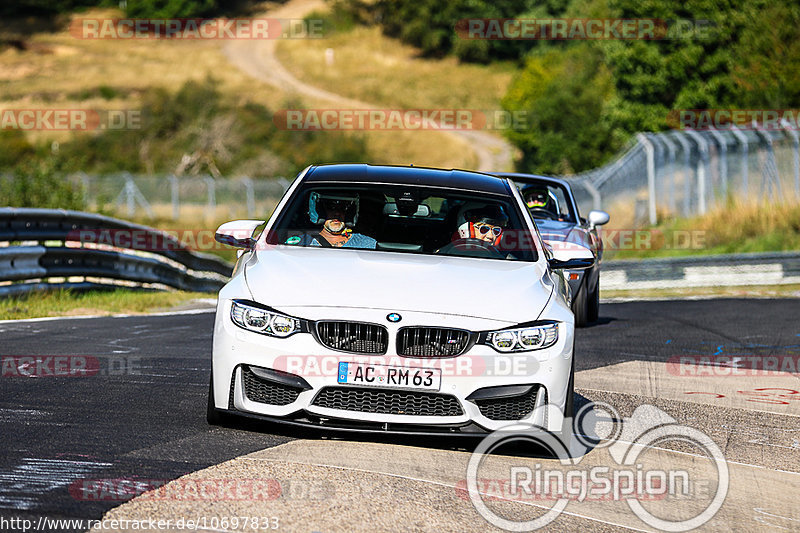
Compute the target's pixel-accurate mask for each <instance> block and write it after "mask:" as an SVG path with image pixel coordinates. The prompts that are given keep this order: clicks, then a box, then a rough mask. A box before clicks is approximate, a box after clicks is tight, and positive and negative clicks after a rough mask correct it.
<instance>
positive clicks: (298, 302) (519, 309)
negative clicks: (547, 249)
mask: <svg viewBox="0 0 800 533" xmlns="http://www.w3.org/2000/svg"><path fill="white" fill-rule="evenodd" d="M245 277H246V280H247V285H248V287H249V289H250V292H251V294H252V297H253V299H254V300H255V301H257V302H260V303H263V304H265V305H269V306H270V307H273V308H275V309H277V310H280V309H281V308H287V307H291V308H298V307H349V308H369V309H390V310H392V311H419V312H427V313H439V314H452V315H462V316H471V317H476V318H486V319H492V320H502V321H506V322H510V323H519V322H525V321H529V320H535V319H537V318H538V317H539V315H540V314H541V312H542V310H543V309H544V307H545V305H546V304H547V302H548V300H549V299H550V296H551V294H552V292H553V283H552V282H551V281H550V278H549V276H548V275H546V272H545V271H544V268H543V265H542V264H541V263H530V262H521V261H503V260H494V259H472V258H463V257H445V256H442V257H439V256H429V255H414V254H405V253H395V252H377V251H361V250H345V249H329V248H316V247H314V248H310V247H309V248H302V247H289V246H267V247H266V248H264V249H261V250H258V251H257V252H256V253H255V254H254V256H253V257H252V258H251V259H250V260H249V261H248V262H247V265H246V267H245Z"/></svg>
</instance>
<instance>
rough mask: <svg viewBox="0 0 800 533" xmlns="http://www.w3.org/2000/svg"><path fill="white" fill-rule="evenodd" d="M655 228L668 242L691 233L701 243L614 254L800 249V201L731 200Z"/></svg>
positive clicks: (640, 255)
mask: <svg viewBox="0 0 800 533" xmlns="http://www.w3.org/2000/svg"><path fill="white" fill-rule="evenodd" d="M617 227H619V226H617ZM651 229H653V230H655V231H654V232H653V234H654V235H661V236H664V238H665V239H666V242H670V239H673V237H674V236H678V235H691V236H692V239H693V241H694V243H695V244H696V245H697V246H694V245H693V246H690V247H687V248H677V249H676V247H671V248H670V249H667V248H658V247H655V248H654V249H644V250H619V251H617V252H616V253H615V254H612V256H613V257H618V258H627V257H663V256H675V255H708V254H724V253H751V252H772V251H788V250H800V202H797V201H796V200H794V201H792V199H787V201H785V202H780V203H771V204H761V205H759V204H742V203H739V202H731V203H729V204H728V205H725V206H721V207H718V208H715V209H713V210H711V211H710V212H709V213H707V214H705V215H702V216H696V217H692V218H686V219H673V220H666V221H664V222H662V223H661V224H659V225H658V226H656V227H655V228H651ZM673 240H674V239H673ZM610 257H611V256H610Z"/></svg>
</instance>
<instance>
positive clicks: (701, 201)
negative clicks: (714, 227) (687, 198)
mask: <svg viewBox="0 0 800 533" xmlns="http://www.w3.org/2000/svg"><path fill="white" fill-rule="evenodd" d="M686 134H687V135H688V136H689V137H691V138H692V139H694V142H696V143H697V150H698V151H699V152H700V159H698V161H697V203H698V211H699V212H700V214H701V215H705V214H706V165H707V164H708V141H706V140H705V139H703V137H702V135H700V134H699V133H697V132H696V131H693V130H686Z"/></svg>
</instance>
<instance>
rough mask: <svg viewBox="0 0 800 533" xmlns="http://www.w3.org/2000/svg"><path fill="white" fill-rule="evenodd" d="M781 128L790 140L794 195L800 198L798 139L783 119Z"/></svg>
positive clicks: (793, 130) (799, 151) (795, 132)
mask: <svg viewBox="0 0 800 533" xmlns="http://www.w3.org/2000/svg"><path fill="white" fill-rule="evenodd" d="M781 126H783V129H784V130H785V131H786V134H787V135H788V136H789V137H790V138H791V139H792V147H793V148H794V149H793V150H792V160H793V163H794V193H795V194H796V195H797V196H799V197H800V138H798V136H797V131H796V130H795V128H793V127H792V125H791V124H789V121H788V120H786V119H785V118H784V119H782V120H781Z"/></svg>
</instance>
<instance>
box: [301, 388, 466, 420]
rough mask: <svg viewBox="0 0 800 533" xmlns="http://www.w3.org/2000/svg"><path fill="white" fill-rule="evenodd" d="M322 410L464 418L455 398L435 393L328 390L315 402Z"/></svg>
mask: <svg viewBox="0 0 800 533" xmlns="http://www.w3.org/2000/svg"><path fill="white" fill-rule="evenodd" d="M312 403H313V405H318V406H319V407H327V408H329V409H341V410H343V411H358V412H361V413H377V414H384V415H416V416H460V415H462V414H464V411H463V410H462V409H461V404H460V403H458V400H457V399H456V398H455V396H451V395H449V394H437V393H431V392H417V391H403V390H386V389H367V388H353V387H325V388H324V389H322V390H321V391H320V392H319V394H317V397H316V398H314V401H313V402H312Z"/></svg>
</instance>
